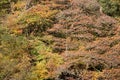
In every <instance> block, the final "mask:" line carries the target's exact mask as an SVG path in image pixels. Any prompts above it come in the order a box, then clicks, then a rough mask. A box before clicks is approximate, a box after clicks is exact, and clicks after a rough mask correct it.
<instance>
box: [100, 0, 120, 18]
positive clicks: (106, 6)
mask: <svg viewBox="0 0 120 80" xmlns="http://www.w3.org/2000/svg"><path fill="white" fill-rule="evenodd" d="M99 2H100V4H101V6H102V7H103V8H102V9H103V12H104V13H106V14H107V15H110V16H120V3H119V2H118V1H115V0H99Z"/></svg>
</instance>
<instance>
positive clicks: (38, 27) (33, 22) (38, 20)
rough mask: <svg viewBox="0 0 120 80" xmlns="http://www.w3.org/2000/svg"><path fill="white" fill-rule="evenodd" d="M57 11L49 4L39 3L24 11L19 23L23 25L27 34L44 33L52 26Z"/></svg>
mask: <svg viewBox="0 0 120 80" xmlns="http://www.w3.org/2000/svg"><path fill="white" fill-rule="evenodd" d="M56 12H57V11H55V10H50V9H49V8H48V7H47V6H43V5H37V6H34V7H32V8H30V9H29V10H28V11H26V12H25V13H24V14H23V15H22V16H21V17H20V19H19V20H18V24H19V25H21V26H23V27H22V29H23V33H25V34H28V35H29V34H35V33H42V32H43V31H46V29H48V28H49V27H51V26H52V23H53V22H54V19H55V18H54V15H55V14H56Z"/></svg>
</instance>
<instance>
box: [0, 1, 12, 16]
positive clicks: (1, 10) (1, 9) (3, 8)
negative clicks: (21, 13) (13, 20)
mask: <svg viewBox="0 0 120 80" xmlns="http://www.w3.org/2000/svg"><path fill="white" fill-rule="evenodd" d="M9 11H10V2H9V0H1V1H0V16H3V15H4V14H5V13H8V12H9Z"/></svg>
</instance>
